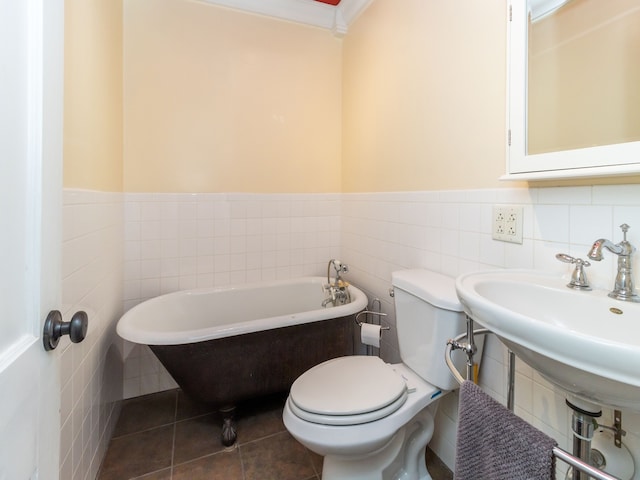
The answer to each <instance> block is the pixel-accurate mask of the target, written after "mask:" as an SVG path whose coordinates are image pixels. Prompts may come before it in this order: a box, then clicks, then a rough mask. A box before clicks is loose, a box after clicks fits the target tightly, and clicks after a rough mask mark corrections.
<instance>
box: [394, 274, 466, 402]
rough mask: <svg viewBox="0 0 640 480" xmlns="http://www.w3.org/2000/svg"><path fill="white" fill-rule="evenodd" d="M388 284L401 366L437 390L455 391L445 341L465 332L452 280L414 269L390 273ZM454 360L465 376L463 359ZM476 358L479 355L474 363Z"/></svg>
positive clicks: (464, 323) (459, 355) (455, 386)
mask: <svg viewBox="0 0 640 480" xmlns="http://www.w3.org/2000/svg"><path fill="white" fill-rule="evenodd" d="M391 283H392V285H393V290H394V299H395V306H396V329H397V334H398V345H399V347H400V357H401V358H402V362H403V363H404V364H405V365H407V366H408V367H409V368H411V370H413V371H414V372H416V373H417V374H418V375H420V377H422V378H423V379H425V380H426V381H427V382H429V383H430V384H432V385H434V386H436V387H439V388H441V389H443V390H453V389H454V388H457V387H458V386H459V385H458V383H457V382H456V380H455V378H454V377H453V376H452V375H451V372H450V371H449V368H448V367H447V364H446V363H445V359H444V354H445V353H444V352H445V348H446V346H447V340H449V339H451V338H454V337H456V336H457V335H460V334H461V333H465V332H466V329H467V327H466V317H465V315H464V313H463V310H462V305H461V304H460V302H459V300H458V297H457V295H456V289H455V280H454V279H453V278H451V277H447V276H445V275H442V274H440V273H436V272H431V271H429V270H421V269H416V270H400V271H397V272H393V273H392V274H391ZM476 339H477V337H476ZM453 358H454V363H455V364H456V367H457V368H458V370H459V371H460V372H463V375H464V369H465V364H466V363H465V362H466V358H465V355H464V354H463V353H462V352H457V353H454V357H453ZM478 358H479V353H477V354H476V361H478Z"/></svg>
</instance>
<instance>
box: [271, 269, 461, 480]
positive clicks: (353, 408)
mask: <svg viewBox="0 0 640 480" xmlns="http://www.w3.org/2000/svg"><path fill="white" fill-rule="evenodd" d="M392 283H393V287H394V293H395V295H394V299H395V304H396V325H397V334H398V344H399V347H400V357H401V359H402V363H398V364H387V363H385V362H384V361H383V360H381V359H380V358H378V357H371V356H358V355H356V356H350V357H340V358H336V359H333V360H329V361H326V362H324V363H321V364H319V365H316V366H315V367H313V368H311V369H310V370H308V371H307V372H305V373H303V374H302V375H301V376H300V377H299V378H298V379H297V380H296V381H295V382H294V383H293V385H292V387H291V392H290V394H289V398H288V399H287V402H286V404H285V407H284V411H283V420H284V424H285V427H286V428H287V430H288V431H289V432H290V433H291V435H292V436H293V437H294V438H296V439H297V440H298V441H299V442H300V443H302V444H303V445H305V446H306V447H307V448H309V449H310V450H312V451H313V452H315V453H317V454H319V455H322V456H324V463H323V469H322V478H323V480H400V479H402V480H428V479H431V476H430V475H429V473H428V471H427V468H426V465H425V449H426V446H427V444H428V442H429V441H430V440H431V436H432V435H433V429H434V417H435V413H436V408H437V404H438V400H439V399H440V398H441V397H442V396H443V395H444V394H446V393H447V392H448V391H450V390H452V389H453V388H456V387H457V383H456V381H455V380H454V379H453V377H452V376H451V374H450V372H449V370H448V368H447V367H446V364H445V362H444V351H445V347H446V342H447V340H448V339H449V338H453V337H455V336H457V335H458V334H459V333H461V332H463V331H464V329H465V325H466V322H465V318H464V315H463V314H462V306H461V305H460V303H459V302H458V299H457V296H456V293H455V286H454V280H453V279H452V278H450V277H446V276H443V275H441V274H437V273H434V272H430V271H427V270H403V271H399V272H394V273H393V274H392ZM459 362H460V363H459V365H458V368H463V366H464V359H460V360H459Z"/></svg>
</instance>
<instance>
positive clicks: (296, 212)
mask: <svg viewBox="0 0 640 480" xmlns="http://www.w3.org/2000/svg"><path fill="white" fill-rule="evenodd" d="M340 206H341V202H340V195H339V194H298V195H294V194H255V195H254V194H172V193H163V194H138V193H130V194H125V204H124V212H125V213H124V216H125V226H124V239H125V241H124V252H125V253H124V258H125V263H124V309H125V310H128V309H129V308H131V307H133V306H134V305H136V304H138V303H140V302H141V301H144V300H146V299H148V298H152V297H155V296H157V295H161V294H164V293H170V292H174V291H177V290H184V289H190V288H199V287H218V286H225V285H230V284H239V283H246V282H255V281H261V280H273V279H285V278H292V277H297V276H303V275H323V274H325V272H326V265H327V261H328V260H329V259H331V258H335V257H337V256H338V254H339V243H340ZM126 348H127V356H126V362H125V370H124V375H125V380H124V396H125V398H129V397H134V396H138V395H144V394H147V393H152V392H156V391H160V390H165V389H167V388H172V387H174V386H175V383H174V382H173V380H172V379H171V377H170V376H169V374H168V373H167V372H166V370H165V369H164V368H163V367H162V365H160V363H159V362H158V361H157V360H156V358H155V356H154V355H153V354H152V353H151V352H150V350H149V349H148V348H146V347H142V346H133V345H130V344H129V345H127V347H126Z"/></svg>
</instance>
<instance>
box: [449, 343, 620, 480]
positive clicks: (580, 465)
mask: <svg viewBox="0 0 640 480" xmlns="http://www.w3.org/2000/svg"><path fill="white" fill-rule="evenodd" d="M478 333H487V332H485V331H482V332H478ZM466 336H467V334H466V333H463V334H460V335H458V336H457V337H456V338H454V339H453V340H449V342H447V347H446V349H445V354H444V359H445V361H446V363H447V366H448V367H449V370H451V374H452V375H453V376H454V378H455V379H456V381H457V382H458V383H459V384H461V385H462V382H464V381H465V379H464V377H463V376H462V375H461V374H460V372H459V371H458V370H457V369H456V367H455V365H454V364H453V360H451V352H452V351H453V344H454V342H459V341H460V340H462V339H463V338H464V337H466ZM513 369H514V362H512V361H510V362H509V378H513V374H512V373H513V372H512V370H513ZM509 387H510V394H512V392H513V386H512V385H510V386H509ZM509 410H513V405H510V406H509ZM553 456H554V457H556V458H558V459H560V460H562V461H563V462H565V463H567V464H569V465H571V466H572V467H573V468H575V469H577V470H580V471H581V472H583V473H586V474H587V475H590V476H591V477H593V478H594V479H596V480H620V479H619V478H618V477H614V476H612V475H609V474H608V473H605V472H603V471H602V470H600V469H598V468H595V467H593V466H591V465H589V464H588V463H586V462H584V461H582V460H581V459H579V458H577V457H575V456H573V455H571V454H570V453H569V452H567V451H565V450H563V449H561V448H560V447H554V448H553Z"/></svg>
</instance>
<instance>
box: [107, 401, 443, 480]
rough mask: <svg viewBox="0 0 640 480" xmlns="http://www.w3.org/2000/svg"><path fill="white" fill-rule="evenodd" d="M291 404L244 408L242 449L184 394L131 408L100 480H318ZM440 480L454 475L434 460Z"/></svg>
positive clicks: (316, 461) (316, 462) (317, 462)
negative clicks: (285, 413) (296, 431)
mask: <svg viewBox="0 0 640 480" xmlns="http://www.w3.org/2000/svg"><path fill="white" fill-rule="evenodd" d="M284 400H285V397H284V396H275V397H270V398H268V399H261V400H260V401H259V402H254V403H249V404H244V405H241V406H239V407H238V420H237V424H238V443H237V447H236V448H232V449H225V448H224V447H223V446H222V445H221V443H220V432H221V420H220V417H219V416H218V414H217V413H215V412H211V411H210V410H208V409H207V408H205V407H203V406H201V405H197V404H195V403H194V402H192V401H191V400H189V399H188V398H187V397H186V396H185V395H184V394H183V393H182V392H181V391H180V390H170V391H166V392H160V393H155V394H152V395H146V396H144V397H137V398H134V399H129V400H125V402H124V404H123V406H122V412H121V414H120V419H119V420H118V424H117V425H116V428H115V431H114V434H113V438H112V440H111V442H110V444H109V449H108V450H107V454H106V455H105V458H104V461H103V462H102V466H101V468H100V473H99V474H98V479H99V480H187V479H188V480H200V479H207V480H218V479H220V480H222V479H224V480H319V479H320V478H321V476H322V457H320V456H319V455H316V454H315V453H313V452H311V451H309V450H307V449H306V448H305V447H303V446H302V445H301V444H299V443H298V442H297V441H296V440H295V439H293V438H292V437H291V435H289V433H288V432H287V430H286V429H285V427H284V425H283V423H282V406H283V404H284ZM427 464H428V465H429V471H430V473H431V475H432V476H433V478H434V480H449V479H451V478H452V475H451V472H450V471H449V470H448V469H447V467H446V466H445V465H444V464H443V463H442V462H440V460H439V459H438V458H437V457H436V456H435V455H433V454H432V453H430V452H428V453H427Z"/></svg>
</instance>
